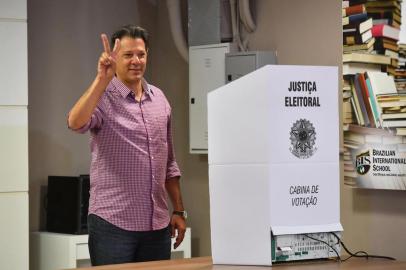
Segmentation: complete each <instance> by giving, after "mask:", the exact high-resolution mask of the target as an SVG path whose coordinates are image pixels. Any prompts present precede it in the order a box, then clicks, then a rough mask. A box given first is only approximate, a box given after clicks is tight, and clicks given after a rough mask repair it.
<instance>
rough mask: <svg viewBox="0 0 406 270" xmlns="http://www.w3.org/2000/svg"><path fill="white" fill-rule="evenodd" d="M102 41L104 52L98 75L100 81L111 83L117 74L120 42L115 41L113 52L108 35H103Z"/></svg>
mask: <svg viewBox="0 0 406 270" xmlns="http://www.w3.org/2000/svg"><path fill="white" fill-rule="evenodd" d="M101 39H102V42H103V47H104V52H103V53H102V54H101V56H100V58H99V62H98V64H97V75H98V76H99V78H100V79H102V80H107V81H108V82H110V81H111V79H112V78H113V76H114V74H115V73H116V59H117V54H118V52H119V51H120V40H119V39H116V40H115V43H114V48H113V51H111V50H110V45H109V40H108V38H107V35H106V34H102V35H101Z"/></svg>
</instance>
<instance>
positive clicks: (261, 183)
mask: <svg viewBox="0 0 406 270" xmlns="http://www.w3.org/2000/svg"><path fill="white" fill-rule="evenodd" d="M338 104H339V98H338V68H337V67H322V66H283V65H268V66H265V67H263V68H261V69H258V70H257V71H254V72H252V73H250V74H248V75H246V76H244V77H241V78H240V79H238V80H236V81H233V82H231V83H229V84H227V85H225V86H222V87H220V88H218V89H216V90H214V91H212V92H210V93H209V94H208V146H209V147H208V150H209V151H208V154H209V156H208V160H209V188H210V219H211V220H210V223H211V243H212V257H213V263H214V264H240V265H271V264H272V261H274V262H275V261H281V260H282V261H283V260H291V259H292V260H298V259H312V258H318V256H319V257H323V256H324V257H332V256H336V255H335V252H336V251H334V250H333V248H334V249H339V244H338V241H337V239H334V237H333V235H332V234H331V232H336V233H339V232H340V231H342V226H341V224H340V197H339V187H340V186H339V183H340V178H339V110H338ZM312 236H315V237H316V238H317V239H324V240H325V242H327V243H329V244H330V245H331V247H332V248H330V247H328V246H327V245H324V244H322V243H321V242H320V243H319V244H320V245H317V244H316V242H317V241H314V240H310V238H309V237H312ZM312 238H313V237H312ZM284 241H285V243H284ZM312 244H313V245H317V246H318V247H311V245H312ZM306 245H310V247H308V249H306ZM320 254H324V255H323V256H321V255H320Z"/></svg>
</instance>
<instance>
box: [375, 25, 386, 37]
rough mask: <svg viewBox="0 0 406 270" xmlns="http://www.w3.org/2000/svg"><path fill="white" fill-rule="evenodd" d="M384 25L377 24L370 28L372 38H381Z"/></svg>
mask: <svg viewBox="0 0 406 270" xmlns="http://www.w3.org/2000/svg"><path fill="white" fill-rule="evenodd" d="M384 26H385V25H384V24H377V25H374V26H372V36H373V37H382V36H383V27H384Z"/></svg>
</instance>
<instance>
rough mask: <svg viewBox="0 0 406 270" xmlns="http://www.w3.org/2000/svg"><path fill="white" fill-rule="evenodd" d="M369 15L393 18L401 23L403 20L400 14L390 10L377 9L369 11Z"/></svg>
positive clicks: (376, 17)
mask: <svg viewBox="0 0 406 270" xmlns="http://www.w3.org/2000/svg"><path fill="white" fill-rule="evenodd" d="M368 17H370V18H372V19H391V20H394V21H396V22H397V23H399V24H401V22H402V18H401V16H400V15H399V14H395V13H393V12H390V11H376V12H372V11H369V12H368Z"/></svg>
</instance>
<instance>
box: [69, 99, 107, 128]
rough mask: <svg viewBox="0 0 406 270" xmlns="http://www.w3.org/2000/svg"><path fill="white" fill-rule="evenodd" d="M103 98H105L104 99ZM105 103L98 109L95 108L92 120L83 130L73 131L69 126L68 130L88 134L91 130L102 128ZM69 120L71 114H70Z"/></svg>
mask: <svg viewBox="0 0 406 270" xmlns="http://www.w3.org/2000/svg"><path fill="white" fill-rule="evenodd" d="M102 98H103V97H102ZM102 108H103V103H102V102H101V101H100V102H99V104H98V105H97V107H96V108H95V110H94V112H93V114H92V116H91V117H90V120H89V121H88V122H87V123H86V124H85V125H84V126H83V127H81V128H78V129H73V128H71V127H70V126H69V124H68V128H69V129H71V130H73V131H75V132H77V133H86V132H87V131H88V130H89V129H98V128H101V126H102V124H103V109H102ZM68 119H69V114H68Z"/></svg>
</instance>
